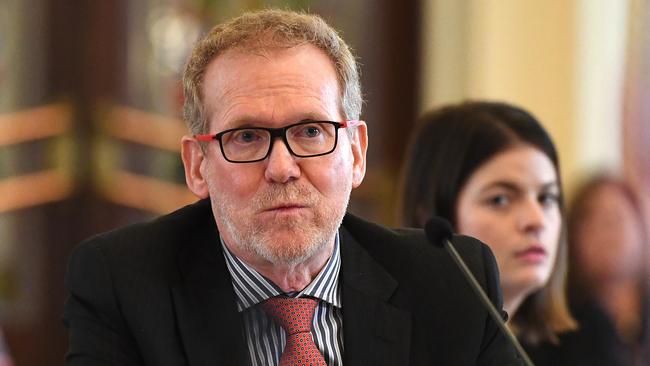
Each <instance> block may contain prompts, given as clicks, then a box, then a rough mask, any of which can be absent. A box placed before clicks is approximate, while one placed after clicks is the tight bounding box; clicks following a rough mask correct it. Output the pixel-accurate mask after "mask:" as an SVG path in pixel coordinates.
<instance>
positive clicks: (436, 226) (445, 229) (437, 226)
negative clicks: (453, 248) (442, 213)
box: [424, 216, 454, 246]
mask: <svg viewBox="0 0 650 366" xmlns="http://www.w3.org/2000/svg"><path fill="white" fill-rule="evenodd" d="M424 232H425V234H426V235H427V239H429V242H430V243H431V244H433V245H436V246H442V245H443V243H444V240H451V237H452V235H453V234H454V229H453V228H452V227H451V224H450V223H449V221H447V220H445V219H443V218H442V217H438V216H433V217H432V218H431V219H429V221H427V223H426V224H425V225H424Z"/></svg>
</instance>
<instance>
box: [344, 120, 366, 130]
mask: <svg viewBox="0 0 650 366" xmlns="http://www.w3.org/2000/svg"><path fill="white" fill-rule="evenodd" d="M361 122H362V121H360V120H358V119H348V120H345V121H343V123H341V127H344V128H346V127H355V126H358V125H359V124H361Z"/></svg>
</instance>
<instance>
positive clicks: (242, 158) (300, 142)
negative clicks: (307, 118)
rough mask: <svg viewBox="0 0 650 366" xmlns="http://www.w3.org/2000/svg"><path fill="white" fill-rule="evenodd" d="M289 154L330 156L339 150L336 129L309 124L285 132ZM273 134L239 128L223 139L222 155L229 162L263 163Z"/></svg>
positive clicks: (334, 127) (330, 125) (291, 127)
mask: <svg viewBox="0 0 650 366" xmlns="http://www.w3.org/2000/svg"><path fill="white" fill-rule="evenodd" d="M285 136H286V142H287V143H288V144H289V146H288V147H289V150H290V151H291V152H292V153H293V154H294V155H296V156H299V157H309V156H315V155H322V154H327V153H329V152H331V151H332V150H334V148H335V147H336V125H335V124H334V123H332V122H309V123H299V124H296V125H293V126H289V127H288V128H287V129H286V130H285ZM273 140H274V139H273V138H272V136H271V132H270V131H269V130H267V129H263V128H240V129H236V130H233V131H229V132H227V133H225V134H223V135H222V136H221V146H222V149H223V153H224V155H225V156H226V158H227V159H228V160H231V161H237V162H246V161H254V160H260V159H263V158H264V157H265V156H266V155H267V153H268V152H269V150H270V148H271V144H272V143H273Z"/></svg>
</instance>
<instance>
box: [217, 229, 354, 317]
mask: <svg viewBox="0 0 650 366" xmlns="http://www.w3.org/2000/svg"><path fill="white" fill-rule="evenodd" d="M220 240H221V247H222V249H223V253H224V255H225V257H226V265H227V266H228V271H229V272H230V275H231V277H232V285H233V289H234V290H235V298H236V301H237V310H238V311H240V312H241V311H244V310H246V309H248V308H250V307H252V306H254V305H256V304H259V303H261V302H263V301H265V300H267V299H268V298H271V297H274V296H278V295H282V294H284V293H283V292H282V290H281V289H280V288H279V287H278V286H276V285H275V284H274V283H273V282H271V281H270V280H269V279H267V278H266V277H264V276H262V275H261V274H260V273H259V272H257V271H256V270H255V269H254V268H253V267H251V266H249V265H248V264H246V263H244V262H243V261H242V260H240V259H239V258H237V256H235V255H234V254H233V253H232V252H231V251H230V250H229V249H228V247H226V245H225V243H224V242H223V239H221V237H220ZM340 269H341V253H340V243H339V234H338V232H337V233H336V237H335V239H334V250H333V251H332V255H331V256H330V258H329V259H328V260H327V263H326V264H325V266H324V267H323V269H321V271H320V272H319V273H318V275H317V276H316V277H315V278H314V280H313V281H312V282H311V283H310V284H309V285H307V287H305V288H304V289H303V290H302V291H300V292H299V293H297V294H290V295H291V296H294V297H302V296H309V297H314V298H317V299H320V300H322V301H325V302H327V303H330V304H332V305H334V306H336V307H342V303H341V291H340V287H339V272H340Z"/></svg>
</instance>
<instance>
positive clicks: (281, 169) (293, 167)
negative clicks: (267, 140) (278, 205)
mask: <svg viewBox="0 0 650 366" xmlns="http://www.w3.org/2000/svg"><path fill="white" fill-rule="evenodd" d="M272 144H273V145H272V149H271V153H270V154H269V157H268V158H267V160H266V169H265V171H264V177H265V178H266V179H267V180H268V181H270V182H274V183H286V182H288V181H290V180H293V179H297V178H299V177H300V166H298V163H297V162H296V158H295V157H294V156H293V155H292V154H291V152H290V151H289V148H288V147H287V145H286V144H285V142H284V140H283V139H281V138H276V139H275V140H274V141H273V142H272Z"/></svg>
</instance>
